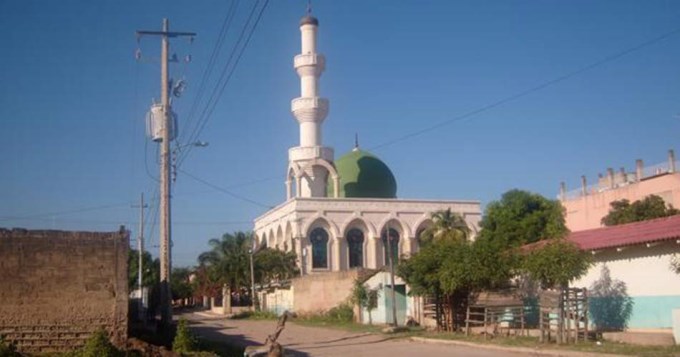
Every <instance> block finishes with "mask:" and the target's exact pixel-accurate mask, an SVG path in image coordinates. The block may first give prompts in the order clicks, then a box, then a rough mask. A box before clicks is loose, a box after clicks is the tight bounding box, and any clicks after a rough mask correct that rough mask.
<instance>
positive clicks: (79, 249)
mask: <svg viewBox="0 0 680 357" xmlns="http://www.w3.org/2000/svg"><path fill="white" fill-rule="evenodd" d="M128 240H129V233H128V232H127V231H125V230H123V229H122V228H121V230H120V231H117V232H108V233H102V232H69V231H53V230H25V229H12V230H8V229H3V228H0V335H3V336H4V337H5V339H7V340H10V341H14V342H15V343H16V344H17V346H18V348H19V350H20V351H22V352H28V353H40V352H60V351H68V350H72V349H74V348H77V347H79V346H81V345H82V344H83V343H84V341H85V340H86V339H87V338H88V337H89V335H90V334H91V333H92V332H93V331H95V330H96V329H98V328H104V329H105V330H106V331H107V332H108V334H109V336H110V337H111V340H112V342H113V343H115V344H117V345H123V344H125V341H126V339H127V309H128V302H127V300H128V287H127V255H128V244H129V242H128Z"/></svg>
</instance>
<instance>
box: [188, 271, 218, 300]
mask: <svg viewBox="0 0 680 357" xmlns="http://www.w3.org/2000/svg"><path fill="white" fill-rule="evenodd" d="M194 275H195V277H194V280H193V281H192V282H191V291H192V292H193V293H194V297H196V298H201V297H203V296H207V297H213V298H214V297H217V295H218V294H219V292H220V291H221V290H222V287H221V285H220V278H219V277H218V275H217V273H216V272H215V271H213V270H212V269H210V268H209V267H207V266H205V265H199V266H198V267H196V269H195V270H194Z"/></svg>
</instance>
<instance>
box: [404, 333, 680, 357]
mask: <svg viewBox="0 0 680 357" xmlns="http://www.w3.org/2000/svg"><path fill="white" fill-rule="evenodd" d="M413 336H420V337H425V338H432V339H442V340H455V341H465V342H472V343H479V344H487V345H498V346H507V347H527V348H533V349H538V350H542V349H544V350H565V351H577V352H596V353H613V354H620V355H631V356H641V357H667V356H680V346H640V345H630V344H625V343H618V342H610V341H600V344H599V345H598V344H597V342H594V341H588V342H579V343H578V344H568V345H567V344H565V345H557V344H554V343H540V342H538V338H537V337H526V336H511V337H494V338H487V339H485V338H484V336H480V335H471V336H465V334H463V333H445V332H439V333H436V332H425V333H418V334H413Z"/></svg>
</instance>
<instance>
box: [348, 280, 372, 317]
mask: <svg viewBox="0 0 680 357" xmlns="http://www.w3.org/2000/svg"><path fill="white" fill-rule="evenodd" d="M351 302H352V303H353V304H355V305H357V306H359V308H364V309H366V311H367V312H368V324H369V325H372V324H373V317H372V316H371V311H373V310H375V309H376V308H378V290H376V289H369V288H367V287H366V285H364V283H363V282H362V281H361V280H360V279H356V280H354V287H353V288H352V298H351Z"/></svg>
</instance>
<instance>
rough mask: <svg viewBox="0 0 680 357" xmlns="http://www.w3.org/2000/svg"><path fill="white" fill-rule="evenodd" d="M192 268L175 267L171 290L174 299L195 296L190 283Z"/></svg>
mask: <svg viewBox="0 0 680 357" xmlns="http://www.w3.org/2000/svg"><path fill="white" fill-rule="evenodd" d="M190 275H191V269H189V268H173V269H172V274H170V291H171V292H172V298H173V299H188V298H190V297H192V296H193V288H192V285H191V284H190V283H189V276H190Z"/></svg>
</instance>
